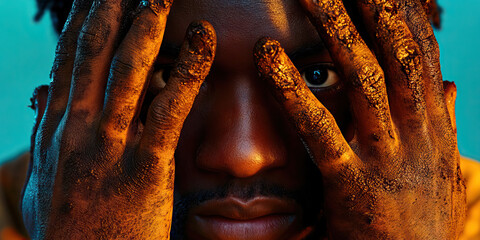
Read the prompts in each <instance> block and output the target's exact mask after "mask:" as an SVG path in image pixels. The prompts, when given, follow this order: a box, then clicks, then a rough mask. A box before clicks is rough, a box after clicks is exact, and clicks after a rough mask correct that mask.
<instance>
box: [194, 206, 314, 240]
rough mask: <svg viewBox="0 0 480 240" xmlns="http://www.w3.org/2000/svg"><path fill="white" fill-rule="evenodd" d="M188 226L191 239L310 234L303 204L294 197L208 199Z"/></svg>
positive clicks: (255, 237) (254, 237) (264, 237)
mask: <svg viewBox="0 0 480 240" xmlns="http://www.w3.org/2000/svg"><path fill="white" fill-rule="evenodd" d="M186 230H187V235H188V236H189V237H188V238H189V239H301V238H300V237H298V234H300V235H302V236H304V235H306V234H305V233H304V232H305V227H304V226H303V224H302V211H301V207H300V206H299V205H298V204H296V203H295V201H293V200H288V199H279V198H270V197H256V198H253V199H251V200H248V201H244V200H242V199H239V198H235V197H227V198H224V199H219V200H211V201H208V202H205V203H204V204H202V205H200V206H198V207H196V208H194V209H192V214H190V215H189V217H188V220H187V229H186ZM295 235H297V236H296V237H293V236H295Z"/></svg>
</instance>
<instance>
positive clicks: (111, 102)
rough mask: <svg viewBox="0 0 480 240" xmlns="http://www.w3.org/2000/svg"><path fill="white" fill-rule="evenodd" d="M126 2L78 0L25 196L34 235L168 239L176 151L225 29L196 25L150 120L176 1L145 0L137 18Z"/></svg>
mask: <svg viewBox="0 0 480 240" xmlns="http://www.w3.org/2000/svg"><path fill="white" fill-rule="evenodd" d="M92 2H93V4H92ZM125 3H127V2H126V1H120V0H103V1H96V0H95V1H92V0H76V1H75V3H74V6H73V9H72V11H71V13H70V16H69V20H68V21H67V24H66V26H65V28H64V30H63V32H62V34H61V36H60V40H59V43H58V47H57V52H56V58H55V63H54V67H53V69H52V79H53V81H52V83H51V85H50V87H49V96H48V102H47V107H46V109H45V112H44V116H43V118H42V121H41V123H40V124H39V126H38V129H37V130H36V133H35V141H34V150H33V161H32V164H31V166H30V173H29V177H28V180H27V184H26V187H25V192H24V197H23V200H22V205H23V207H22V212H23V217H24V220H25V223H26V226H27V228H28V230H29V234H30V236H31V237H32V238H33V239H43V238H47V239H117V238H122V239H127V238H128V239H147V238H148V239H168V238H169V233H170V224H171V217H172V216H171V215H172V208H173V181H174V159H173V158H174V151H175V148H176V145H177V141H178V137H179V135H180V131H181V128H182V125H183V122H184V120H185V118H186V116H187V114H188V113H189V111H190V108H191V106H192V104H193V102H194V99H195V97H196V95H197V94H198V91H199V88H200V86H201V84H202V82H203V80H204V79H205V77H206V75H207V74H208V72H209V70H210V67H211V64H212V61H213V58H214V55H215V48H216V35H215V32H214V30H213V28H212V26H211V25H209V24H208V23H206V22H198V23H192V24H191V25H190V27H189V29H188V30H187V35H186V37H185V42H184V44H183V47H182V50H181V51H180V55H179V58H178V60H177V63H176V65H175V66H174V68H173V70H172V71H171V74H170V76H171V77H170V78H169V80H168V83H167V85H166V86H165V87H164V88H163V89H162V90H161V91H160V93H159V94H158V95H157V96H156V97H155V99H154V100H153V102H152V103H151V105H150V108H149V109H148V115H147V118H146V121H145V124H143V123H142V122H141V121H140V120H139V112H140V109H141V106H142V101H143V97H144V93H145V92H146V87H147V86H148V85H149V79H150V76H151V73H152V69H153V68H152V66H153V64H154V62H155V59H156V56H157V53H158V52H159V49H160V45H161V43H162V38H163V33H164V29H165V23H166V19H167V15H168V13H169V8H170V5H171V1H154V0H151V1H142V2H141V4H140V6H139V7H138V9H137V12H136V15H135V16H134V18H133V20H131V21H130V20H129V15H128V13H129V12H130V11H131V10H132V9H131V7H132V6H129V3H127V4H125ZM130 5H131V4H130ZM129 22H130V23H131V24H127V25H125V24H126V23H129ZM125 29H128V32H127V31H125Z"/></svg>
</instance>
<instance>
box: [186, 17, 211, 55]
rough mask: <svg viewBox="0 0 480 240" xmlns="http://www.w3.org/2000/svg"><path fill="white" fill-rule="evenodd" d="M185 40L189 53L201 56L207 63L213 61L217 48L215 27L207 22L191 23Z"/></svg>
mask: <svg viewBox="0 0 480 240" xmlns="http://www.w3.org/2000/svg"><path fill="white" fill-rule="evenodd" d="M185 40H186V42H187V43H188V50H189V52H191V53H193V54H195V55H201V56H202V57H204V58H205V60H207V61H211V60H213V58H214V57H215V51H216V47H217V34H216V33H215V29H214V28H213V26H212V25H211V24H210V23H209V22H207V21H195V22H192V23H190V25H189V26H188V29H187V33H186V36H185Z"/></svg>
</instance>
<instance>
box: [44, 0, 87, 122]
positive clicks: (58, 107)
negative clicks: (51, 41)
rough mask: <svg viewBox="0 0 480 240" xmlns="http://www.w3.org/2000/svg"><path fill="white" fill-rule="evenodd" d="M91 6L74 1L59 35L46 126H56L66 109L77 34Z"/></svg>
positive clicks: (81, 0)
mask: <svg viewBox="0 0 480 240" xmlns="http://www.w3.org/2000/svg"><path fill="white" fill-rule="evenodd" d="M91 5H92V0H75V2H74V3H73V6H72V10H71V11H70V13H69V16H68V19H67V21H66V23H65V26H64V28H63V31H62V33H61V34H60V37H59V40H58V44H57V48H56V50H55V60H54V63H53V67H52V70H51V73H50V78H51V79H52V82H51V83H50V86H49V96H48V101H47V108H46V110H45V115H46V116H47V117H46V120H45V121H46V122H47V123H46V125H54V126H56V125H57V124H56V123H57V122H58V121H59V119H60V118H61V117H62V116H63V113H64V112H65V109H66V107H67V103H68V96H69V93H70V83H71V81H70V80H71V78H72V71H73V63H74V61H75V55H76V49H77V39H78V34H79V32H80V29H81V27H82V25H83V22H84V21H85V18H86V16H87V14H88V11H89V10H90V7H91Z"/></svg>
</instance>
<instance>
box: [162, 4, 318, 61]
mask: <svg viewBox="0 0 480 240" xmlns="http://www.w3.org/2000/svg"><path fill="white" fill-rule="evenodd" d="M198 20H207V21H209V22H210V23H211V24H212V25H213V26H214V28H215V31H216V32H217V39H218V46H217V56H216V61H217V62H219V63H224V64H226V65H228V60H229V59H232V57H235V62H236V64H239V63H242V62H244V61H247V62H248V61H250V62H251V61H252V49H253V47H254V45H255V42H256V41H257V40H258V39H259V38H261V37H264V36H268V37H272V38H274V39H276V40H278V41H280V43H281V44H282V46H283V47H284V48H285V49H286V51H287V52H288V51H294V50H296V49H297V48H300V47H304V46H309V45H310V46H311V45H314V44H318V43H319V42H320V39H319V37H318V35H317V34H316V32H315V29H314V27H313V26H312V25H311V23H310V22H309V21H308V18H307V16H306V15H305V13H304V11H303V10H302V8H301V6H300V4H299V3H298V1H296V0H256V1H255V0H176V1H174V4H173V7H172V10H171V12H170V16H169V18H168V23H167V29H166V32H165V41H168V42H170V43H174V44H178V45H180V44H181V42H182V41H183V37H184V35H185V30H186V28H187V26H188V24H190V22H192V21H198ZM217 65H218V64H217ZM232 67H233V66H232Z"/></svg>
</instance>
